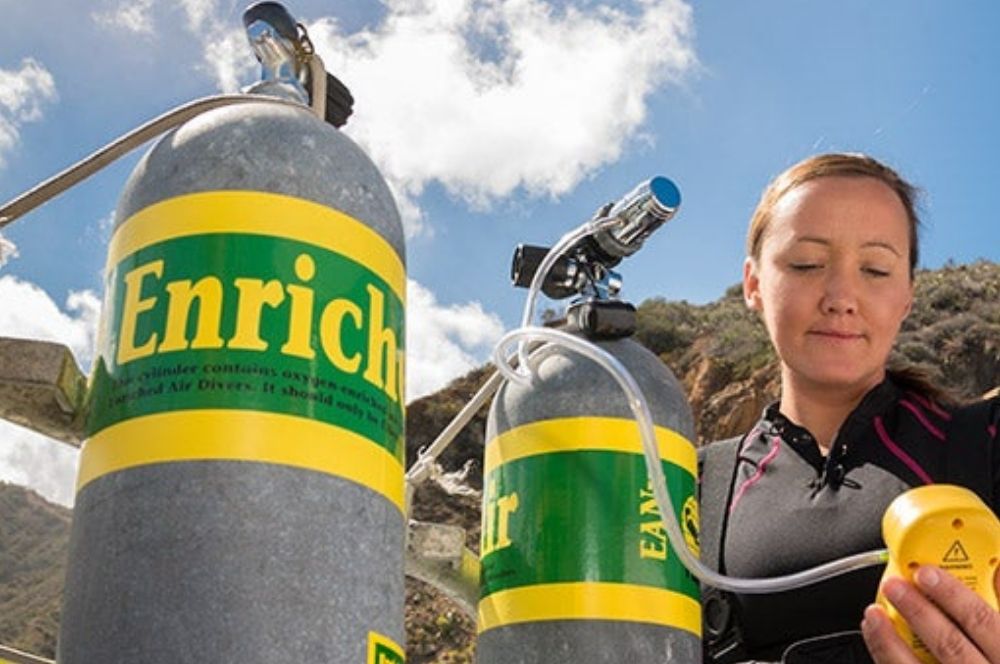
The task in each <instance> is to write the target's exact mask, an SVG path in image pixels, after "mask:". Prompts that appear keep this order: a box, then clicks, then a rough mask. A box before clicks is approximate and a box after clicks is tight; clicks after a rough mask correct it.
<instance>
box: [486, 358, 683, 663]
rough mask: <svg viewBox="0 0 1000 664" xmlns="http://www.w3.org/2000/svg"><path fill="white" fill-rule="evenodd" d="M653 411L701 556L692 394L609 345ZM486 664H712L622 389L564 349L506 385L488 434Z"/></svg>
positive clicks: (678, 500) (654, 364)
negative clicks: (526, 378) (523, 379)
mask: <svg viewBox="0 0 1000 664" xmlns="http://www.w3.org/2000/svg"><path fill="white" fill-rule="evenodd" d="M597 344H598V345H599V346H600V347H601V348H603V349H604V350H606V351H608V352H609V353H611V354H612V355H614V356H615V357H616V358H617V359H618V360H619V361H621V362H622V363H623V364H624V366H625V367H626V368H627V369H628V370H629V371H630V372H631V373H632V374H633V376H634V377H635V378H636V380H637V382H638V383H639V385H640V387H641V388H642V390H643V392H644V394H645V395H646V398H647V400H648V401H649V404H650V408H651V410H652V413H653V418H654V423H655V425H656V433H657V439H658V442H659V445H660V451H661V458H662V463H663V470H664V473H665V474H666V477H667V480H668V485H669V491H670V495H671V498H672V500H673V502H674V505H675V506H676V508H677V509H678V512H679V513H678V515H677V516H678V519H679V520H680V522H681V523H682V527H683V530H684V532H685V535H686V537H687V539H688V544H689V546H692V547H697V503H696V498H695V477H696V472H697V460H696V454H695V450H694V447H693V446H692V445H691V443H690V442H689V441H690V440H691V439H692V438H693V429H694V427H693V418H692V415H691V410H690V407H689V405H688V402H687V400H686V398H685V397H684V393H683V390H682V387H681V386H680V385H679V383H678V382H677V380H676V378H675V377H674V376H673V374H672V373H671V372H670V371H669V369H667V368H666V367H665V366H664V365H663V363H662V362H661V361H660V360H659V359H658V358H657V357H656V356H655V355H653V354H652V353H650V352H649V351H648V350H646V349H645V348H644V347H642V346H641V345H640V344H639V343H637V342H636V341H634V340H632V339H629V338H623V339H616V340H609V341H598V342H597ZM486 439H487V443H486V449H485V461H484V482H483V491H484V499H483V535H482V547H481V557H482V582H481V587H482V595H481V596H482V599H481V602H480V605H479V638H478V646H477V661H478V662H479V664H529V663H534V662H540V661H551V660H558V661H567V662H575V663H580V664H598V663H600V664H611V663H612V662H613V663H615V664H617V663H619V662H624V661H629V662H647V661H648V662H667V661H669V662H685V663H688V662H700V661H701V636H700V633H701V613H700V606H699V594H698V584H697V582H696V580H695V579H694V578H693V577H692V576H691V575H690V574H689V573H688V571H687V570H686V569H685V568H684V567H683V566H682V565H681V564H680V562H679V561H678V560H677V557H676V555H675V554H674V553H673V550H672V548H671V546H670V545H669V543H668V542H667V540H666V535H665V532H664V529H663V527H662V525H661V523H660V515H659V510H658V509H657V507H656V503H655V499H654V498H653V496H652V492H651V489H650V487H649V485H648V479H647V477H646V469H645V463H644V459H643V456H642V453H641V449H640V442H639V433H638V427H637V426H636V424H635V421H634V419H633V416H632V413H631V411H630V410H629V408H628V405H627V402H626V398H625V396H624V395H623V393H622V391H621V389H620V388H619V387H618V385H617V383H615V381H614V379H613V378H612V377H611V376H610V375H608V374H607V373H605V372H604V371H603V370H602V369H601V368H600V367H599V366H598V365H597V364H595V363H594V362H593V361H591V360H589V359H587V358H585V357H582V356H580V355H576V354H573V353H570V352H568V351H562V350H559V351H556V352H555V353H554V354H553V355H551V356H549V357H546V358H545V359H543V360H542V361H541V362H540V364H539V366H538V376H537V380H535V381H534V383H533V384H532V385H531V386H528V387H525V386H521V385H517V384H512V383H506V384H504V386H503V387H502V388H501V389H500V391H499V392H498V394H497V397H496V399H495V400H494V402H493V405H492V408H491V410H490V414H489V419H488V422H487V434H486Z"/></svg>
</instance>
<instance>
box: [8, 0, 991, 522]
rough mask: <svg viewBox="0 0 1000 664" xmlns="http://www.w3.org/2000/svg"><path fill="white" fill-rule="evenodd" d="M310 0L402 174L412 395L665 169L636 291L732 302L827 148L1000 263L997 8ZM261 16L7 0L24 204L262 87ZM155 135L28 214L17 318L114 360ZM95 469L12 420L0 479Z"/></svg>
mask: <svg viewBox="0 0 1000 664" xmlns="http://www.w3.org/2000/svg"><path fill="white" fill-rule="evenodd" d="M287 4H288V6H289V8H290V9H291V10H292V11H293V13H294V14H296V16H297V17H298V18H299V19H300V20H302V21H303V22H304V23H305V24H306V25H307V27H308V28H309V30H310V33H311V34H312V36H313V40H314V42H315V43H316V45H317V48H318V51H319V53H320V54H321V55H322V56H323V57H324V59H325V60H326V62H327V65H328V67H329V68H330V69H331V70H332V71H334V72H335V73H337V74H338V76H340V77H341V78H342V79H343V80H344V81H345V82H346V83H347V84H348V85H349V86H350V87H351V89H352V91H353V92H354V94H355V97H356V98H357V104H356V114H355V116H354V117H353V118H352V119H351V121H350V122H349V123H348V126H347V127H346V128H345V131H346V133H347V134H348V135H350V136H351V137H352V138H354V139H355V140H356V141H357V142H358V143H359V144H361V145H362V146H363V147H364V148H365V149H366V150H367V151H368V152H369V154H371V155H372V157H373V158H374V159H375V161H376V163H377V164H378V165H379V166H380V168H381V169H382V170H383V173H384V174H385V175H386V177H387V179H388V180H389V182H390V184H391V185H392V186H393V188H394V190H395V191H396V192H397V194H398V199H399V202H400V207H401V210H402V211H403V216H404V218H405V220H406V224H407V228H408V231H409V236H410V237H409V240H408V250H407V254H408V255H407V261H408V270H409V276H410V279H411V282H410V304H411V308H410V312H409V320H408V325H409V328H410V334H409V335H408V360H407V362H408V369H409V372H410V375H409V380H408V382H409V386H410V392H409V394H410V397H411V398H412V397H414V396H418V395H419V394H423V393H426V392H428V391H430V390H433V389H436V388H437V387H440V386H441V385H443V384H444V383H445V382H446V381H447V380H448V379H450V378H452V377H454V376H456V375H458V374H460V373H462V372H464V371H466V370H468V369H469V368H471V367H473V366H475V365H477V364H478V363H480V362H481V361H483V360H485V358H486V357H487V355H488V353H489V350H490V348H491V345H492V343H493V341H494V340H495V339H496V338H497V337H498V336H499V335H500V334H501V332H502V331H503V330H504V329H510V328H512V327H513V326H515V324H516V323H517V320H518V318H519V315H520V307H521V304H522V301H523V296H524V292H523V291H515V290H514V289H512V288H511V287H510V286H509V284H508V271H509V262H510V256H511V252H512V250H513V248H514V246H515V245H516V244H517V243H518V242H530V243H536V244H546V243H551V242H553V241H554V240H555V239H556V238H557V237H558V236H559V235H561V234H562V233H564V232H566V231H567V230H569V229H570V228H572V227H574V226H576V225H578V224H579V223H582V222H583V221H585V220H586V219H587V218H588V217H589V216H590V215H591V214H592V212H593V211H594V210H595V209H596V208H597V207H598V206H600V205H601V204H603V203H605V202H607V201H610V200H613V199H615V198H617V197H618V196H620V195H621V194H623V193H625V192H626V191H628V190H630V189H631V188H632V187H633V186H634V185H635V184H636V183H638V182H639V181H641V180H644V179H647V178H649V177H651V176H653V175H657V174H662V175H667V176H668V177H671V178H673V179H674V180H675V181H676V182H677V183H678V184H679V186H680V188H681V192H682V195H683V198H684V203H683V206H682V209H681V212H680V214H679V215H678V216H677V217H676V218H675V219H674V220H673V221H672V222H671V223H670V224H669V225H667V226H666V227H664V228H663V229H661V230H660V231H658V233H657V234H656V235H655V236H653V238H652V239H651V240H650V241H649V242H648V243H647V245H646V248H644V249H643V251H642V252H641V253H640V254H638V255H636V256H635V257H633V258H632V259H630V260H628V261H626V262H625V263H623V264H622V265H621V266H620V268H621V272H622V273H623V275H624V278H625V289H624V291H623V295H624V296H625V297H626V298H627V299H630V300H632V301H634V302H636V303H638V302H640V301H642V300H643V299H645V298H647V297H652V296H658V295H659V296H664V297H666V298H669V299H687V300H689V301H693V302H707V301H710V300H713V299H715V298H717V297H718V296H719V295H721V294H722V292H723V291H724V289H725V288H726V287H728V286H729V285H732V284H734V283H736V282H737V281H738V280H739V275H740V269H741V262H742V258H743V237H744V232H745V227H746V222H747V219H748V217H749V214H750V212H751V211H752V209H753V207H754V204H755V202H756V199H757V197H758V195H759V192H760V190H761V188H762V187H763V186H764V185H765V184H766V182H767V181H768V180H769V179H770V178H771V177H772V176H773V175H774V174H776V173H777V172H779V171H780V170H782V169H783V168H784V167H786V166H788V165H789V164H791V163H793V162H795V161H797V160H798V159H800V158H802V157H804V156H806V155H808V154H811V153H814V152H818V151H831V150H850V151H864V152H869V153H871V154H873V155H875V156H876V157H879V158H881V159H883V160H885V161H887V162H888V163H890V164H892V165H894V166H896V167H897V168H898V169H899V170H900V171H901V172H902V173H903V174H904V175H905V176H906V177H908V178H909V179H911V180H912V181H913V182H914V183H915V184H917V185H918V186H920V187H921V188H923V189H924V191H925V197H924V199H923V211H924V219H925V223H926V227H925V230H924V233H923V247H922V249H923V260H922V263H923V265H924V266H925V267H939V266H941V265H942V264H943V263H944V262H945V261H947V260H954V261H956V262H959V263H964V262H969V261H973V260H976V259H978V258H986V259H989V260H993V261H1000V226H998V224H997V222H996V221H995V219H994V214H993V213H992V207H993V206H992V203H991V202H990V201H992V192H993V190H994V189H995V186H996V184H995V183H996V182H997V181H998V180H1000V165H998V160H997V155H998V154H1000V131H998V129H997V126H996V122H997V120H996V119H997V118H1000V91H998V90H1000V85H998V80H997V74H996V67H997V64H998V63H1000V43H998V41H997V40H996V38H995V26H996V25H1000V8H998V6H997V5H996V4H995V3H992V2H987V1H986V0H980V1H978V2H974V1H970V2H964V3H960V4H954V3H942V2H933V3H932V2H918V1H905V2H904V1H902V0H886V1H883V2H878V3H873V2H864V1H860V0H854V1H845V2H836V3H833V2H822V3H821V2H792V1H791V0H784V1H780V2H779V1H777V0H766V1H765V0H761V1H755V2H727V3H722V2H697V3H695V2H692V3H683V2H681V1H680V0H673V1H669V2H663V1H660V2H653V1H651V0H647V1H636V2H630V3H602V2H597V1H594V0H582V1H579V2H577V1H571V0H559V1H557V2H545V1H544V0H446V1H445V0H427V1H426V2H419V1H416V0H390V1H389V2H385V3H376V2H369V1H367V0H360V1H358V2H352V3H340V2H338V3H332V2H329V1H328V0H324V1H319V0H290V1H289V2H288V3H287ZM243 8H244V4H243V3H237V2H233V1H231V0H178V1H176V2H169V3H168V2H163V1H162V0H156V1H153V0H96V1H95V2H87V3H80V2H69V1H67V0H39V1H37V2H32V3H26V2H23V0H0V12H2V13H3V15H4V16H5V20H4V21H3V23H2V25H0V198H2V199H4V200H7V199H10V198H12V197H13V196H15V195H17V194H18V193H20V192H21V191H23V190H25V189H27V188H28V187H30V186H32V185H34V184H35V183H37V182H38V181H40V180H42V179H44V178H46V177H48V176H49V175H51V174H53V173H55V172H56V171H58V170H60V169H61V168H63V167H64V166H66V165H68V164H69V163H71V162H73V161H75V160H77V159H79V158H81V157H83V156H84V155H86V154H87V153H89V152H90V151H92V150H94V149H96V148H97V147H99V146H101V145H103V144H104V143H105V142H107V141H109V140H111V139H112V138H114V137H116V136H118V135H119V134H121V133H123V132H125V131H127V130H128V129H130V128H132V127H133V126H135V125H137V124H139V123H141V122H143V121H145V120H147V119H149V118H151V117H153V116H155V115H158V114H159V113H162V112H163V111H165V110H167V109H169V108H171V107H173V106H175V105H177V104H180V103H182V102H185V101H188V100H191V99H193V98H196V97H200V96H205V95H209V94H214V93H216V92H219V91H220V90H226V91H232V90H234V89H236V88H237V87H239V86H241V85H245V84H247V83H249V82H251V81H252V80H254V78H255V76H256V73H257V68H256V66H255V63H254V61H253V59H252V56H251V55H250V53H249V50H248V48H247V47H246V46H245V42H244V40H243V38H242V35H241V23H240V14H241V12H242V10H243ZM140 153H141V150H140V151H139V152H137V153H136V154H134V155H131V156H130V157H128V158H126V159H123V160H122V161H121V162H119V163H118V164H115V165H114V166H112V167H110V168H108V169H107V170H105V171H104V172H103V173H101V174H100V175H98V176H96V177H94V178H93V179H91V180H89V181H88V182H86V183H84V184H82V185H80V186H78V187H77V188H75V189H74V190H71V191H70V192H67V193H66V194H64V195H63V196H61V197H60V198H59V199H57V200H55V201H52V202H51V203H49V204H47V205H45V206H44V207H42V208H40V209H39V210H37V211H35V212H34V213H32V214H30V215H28V216H27V217H25V218H23V219H22V220H20V221H18V222H16V223H15V224H14V225H12V226H10V227H9V228H8V229H7V230H6V231H5V232H4V235H5V236H6V237H7V238H8V239H9V240H11V241H13V242H14V243H15V244H16V246H17V247H18V250H19V256H18V257H16V258H14V259H13V260H11V261H9V262H8V263H7V264H6V265H5V266H3V267H2V268H0V335H6V336H34V337H45V338H52V339H58V340H61V341H63V342H64V343H67V344H69V345H70V346H71V347H72V348H73V349H74V351H75V352H76V354H77V356H78V357H79V358H80V360H81V362H82V363H83V364H85V365H86V364H87V363H88V362H89V359H90V355H91V353H92V343H93V330H94V321H95V320H96V316H97V309H98V307H99V300H100V295H101V287H102V286H101V270H102V268H103V261H104V253H105V246H106V243H107V239H108V235H109V230H108V228H109V223H110V218H111V213H112V211H113V209H114V207H115V202H116V199H117V196H118V191H119V190H120V188H121V186H122V183H123V182H124V180H125V178H126V177H127V175H128V173H129V171H130V170H131V168H132V166H133V165H134V164H135V162H136V161H137V159H138V156H139V154H140ZM8 440H11V441H13V442H11V443H9V444H7V445H6V446H5V445H4V444H3V443H6V442H7V441H8ZM74 464H75V452H74V451H73V450H69V449H67V448H64V447H60V446H58V445H55V444H51V443H44V442H42V441H40V440H38V438H37V437H34V436H32V435H30V434H27V433H26V432H24V431H23V430H21V429H18V428H16V427H13V425H5V424H0V479H8V480H12V481H18V482H21V483H31V484H32V485H33V486H36V487H37V488H39V489H40V490H42V491H43V492H44V493H45V494H46V495H48V496H49V497H54V498H56V499H58V500H61V501H62V502H68V501H69V500H71V491H70V490H69V488H68V487H67V486H64V485H66V483H67V482H66V479H65V478H66V477H67V476H68V477H70V478H71V477H72V472H73V466H74ZM42 465H44V467H45V468H47V469H49V470H46V471H39V470H38V468H39V467H40V466H42ZM39 477H42V479H38V478H39ZM68 483H69V484H70V485H71V483H72V480H71V479H70V480H69V481H68Z"/></svg>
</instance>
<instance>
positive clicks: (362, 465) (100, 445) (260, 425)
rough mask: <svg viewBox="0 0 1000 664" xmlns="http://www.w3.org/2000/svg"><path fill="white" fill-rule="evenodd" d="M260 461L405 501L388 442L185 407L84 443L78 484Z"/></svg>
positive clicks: (307, 424) (257, 415) (296, 420)
mask: <svg viewBox="0 0 1000 664" xmlns="http://www.w3.org/2000/svg"><path fill="white" fill-rule="evenodd" d="M199 460H200V461H205V460H227V461H257V462H261V463H273V464H279V465H285V466H294V467H297V468H305V469H308V470H316V471H319V472H323V473H328V474H330V475H335V476H337V477H342V478H344V479H348V480H351V481H352V482H355V483H357V484H361V485H362V486H366V487H368V488H370V489H372V490H373V491H376V492H377V493H379V494H381V495H382V496H384V497H385V498H387V499H388V500H389V501H390V502H392V503H393V504H394V505H395V506H396V507H397V508H399V510H400V512H403V511H404V507H403V467H402V465H401V464H400V462H399V461H398V460H397V459H396V458H395V457H394V456H392V454H390V453H389V452H388V451H387V450H386V449H385V448H383V447H380V446H379V445H375V444H374V443H372V442H371V441H370V440H368V439H367V438H364V437H362V436H359V435H358V434H356V433H354V432H352V431H348V430H347V429H342V428H340V427H336V426H333V425H330V424H326V423H323V422H318V421H316V420H310V419H307V418H303V417H295V416H290V415H281V414H276V413H267V412H261V411H254V410H236V409H233V410H182V411H173V412H169V413H159V414H155V415H146V416H143V417H137V418H134V419H129V420H125V421H124V422H120V423H118V424H115V425H113V426H110V427H108V428H106V429H103V430H102V431H100V432H99V433H97V434H96V435H94V436H93V437H92V438H91V439H90V440H88V441H87V442H86V443H85V444H84V447H83V451H82V454H81V456H80V470H79V476H78V479H77V491H80V490H81V489H83V487H85V486H86V485H87V484H88V483H90V482H92V481H94V480H96V479H97V478H99V477H102V476H103V475H107V474H108V473H113V472H115V471H119V470H124V469H127V468H134V467H137V466H144V465H148V464H154V463H167V462H177V461H199Z"/></svg>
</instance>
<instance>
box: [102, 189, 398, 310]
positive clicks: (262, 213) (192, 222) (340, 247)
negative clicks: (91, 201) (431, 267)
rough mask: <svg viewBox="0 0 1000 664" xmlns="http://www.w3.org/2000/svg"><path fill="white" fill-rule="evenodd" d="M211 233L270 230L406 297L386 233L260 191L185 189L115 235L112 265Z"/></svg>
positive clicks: (316, 205) (148, 209) (135, 217)
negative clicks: (356, 266) (352, 264)
mask: <svg viewBox="0 0 1000 664" xmlns="http://www.w3.org/2000/svg"><path fill="white" fill-rule="evenodd" d="M210 233H244V234H256V235H268V236H274V237H280V238H285V239H289V240H297V241H300V242H305V243H308V244H312V245H315V246H317V247H322V248H324V249H328V250H330V251H333V252H335V253H338V254H341V255H344V256H348V257H349V258H351V259H352V260H355V261H357V262H358V263H360V264H362V265H364V266H365V267H367V268H368V269H370V270H371V271H373V272H374V273H375V274H377V275H379V276H380V277H382V278H383V279H385V281H386V283H388V284H389V287H390V288H392V289H393V291H394V292H395V293H396V295H397V297H399V299H400V300H401V301H403V302H405V301H406V276H405V275H406V272H405V269H404V267H403V262H402V260H401V259H400V257H399V255H398V254H397V253H396V251H395V250H394V249H393V248H392V246H391V245H390V244H389V243H388V242H387V241H386V240H385V238H383V237H382V236H380V235H379V234H378V233H376V232H375V231H374V230H372V229H371V228H369V227H368V226H366V225H365V224H363V223H361V222H360V221H358V220H357V219H354V218H353V217H350V216H348V215H346V214H344V213H343V212H339V211H338V210H334V209H333V208H329V207H326V206H325V205H320V204H319V203H314V202H312V201H307V200H304V199H301V198H295V197H292V196H285V195H282V194H272V193H265V192H259V191H210V192H200V193H194V194H185V195H183V196H177V197H175V198H169V199H167V200H164V201H160V202H159V203H155V204H153V205H150V206H149V207H146V208H143V209H142V210H139V211H138V212H136V213H135V214H134V215H132V216H131V217H129V218H128V219H127V220H126V221H125V223H123V224H122V225H121V226H119V227H118V230H116V231H115V234H114V236H113V237H112V238H111V245H110V247H109V249H108V268H109V270H110V269H111V268H113V267H114V266H115V265H117V264H118V262H119V261H120V260H121V259H123V258H125V257H126V256H129V255H131V254H133V253H135V252H136V251H138V250H140V249H143V248H145V247H148V246H150V245H154V244H156V243H158V242H163V241H165V240H171V239H174V238H179V237H185V236H188V235H206V234H210Z"/></svg>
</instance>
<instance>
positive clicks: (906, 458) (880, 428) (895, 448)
mask: <svg viewBox="0 0 1000 664" xmlns="http://www.w3.org/2000/svg"><path fill="white" fill-rule="evenodd" d="M875 432H876V433H877V434H878V438H879V440H881V441H882V444H883V445H885V447H886V449H888V450H889V451H890V452H892V454H893V455H894V456H895V457H896V458H897V459H899V460H900V461H902V462H903V463H904V464H905V465H906V467H907V468H909V469H910V470H912V471H913V472H914V473H915V474H916V476H917V477H919V478H920V479H921V481H923V483H924V484H933V483H934V480H933V479H931V476H930V475H928V474H927V471H926V470H924V469H923V468H922V467H921V466H920V464H919V463H917V462H916V461H914V460H913V457H911V456H910V455H909V454H907V453H906V452H904V451H903V448H901V447H900V446H899V445H897V444H896V443H894V442H893V441H892V439H891V438H889V434H888V432H886V430H885V425H884V424H883V423H882V417H881V416H877V417H876V418H875Z"/></svg>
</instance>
